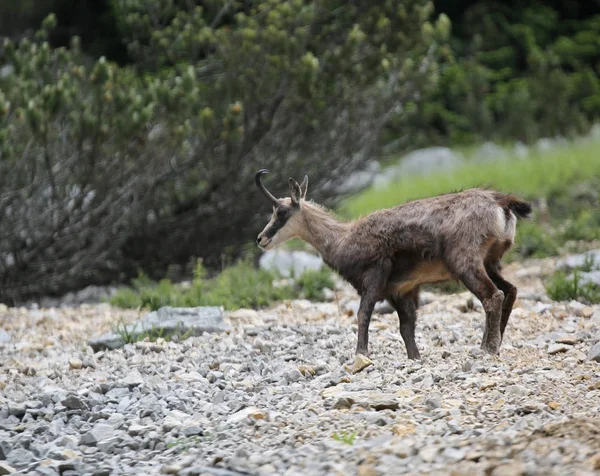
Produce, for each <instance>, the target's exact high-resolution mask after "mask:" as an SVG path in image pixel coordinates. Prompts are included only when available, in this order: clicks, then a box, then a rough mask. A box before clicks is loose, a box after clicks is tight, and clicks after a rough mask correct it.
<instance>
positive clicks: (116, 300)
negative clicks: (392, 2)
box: [110, 261, 334, 311]
mask: <svg viewBox="0 0 600 476" xmlns="http://www.w3.org/2000/svg"><path fill="white" fill-rule="evenodd" d="M276 280H277V276H276V275H275V274H273V273H271V272H269V271H265V270H262V269H257V268H255V267H254V266H253V265H252V264H251V263H250V262H248V261H239V262H237V263H236V264H234V265H233V266H230V267H228V268H225V269H224V270H223V271H222V272H221V273H219V274H218V275H217V276H215V277H213V278H210V279H209V278H207V277H206V272H205V270H204V268H203V266H202V264H198V265H197V267H196V272H195V277H194V280H193V281H192V282H191V283H189V284H185V285H183V284H174V283H172V282H171V281H169V280H166V279H163V280H161V281H160V282H159V283H153V282H152V281H148V280H147V279H137V280H135V281H134V282H133V283H132V285H133V288H125V289H122V290H119V291H118V292H117V293H116V294H115V295H114V296H113V297H112V298H111V299H110V303H111V304H112V305H114V306H118V307H122V308H144V309H149V310H153V311H154V310H157V309H159V308H161V307H163V306H175V307H196V306H223V307H224V308H225V309H228V310H235V309H239V308H261V307H265V306H268V305H270V304H272V303H274V302H276V301H280V300H284V299H293V298H297V297H304V298H307V299H313V300H321V299H323V288H325V287H328V288H330V289H331V288H333V285H334V282H333V279H332V275H331V271H329V270H326V269H323V270H320V271H308V272H306V273H304V274H303V275H302V276H300V277H298V278H297V279H296V280H295V282H294V283H287V282H285V281H284V284H282V285H277V284H275V285H274V281H276Z"/></svg>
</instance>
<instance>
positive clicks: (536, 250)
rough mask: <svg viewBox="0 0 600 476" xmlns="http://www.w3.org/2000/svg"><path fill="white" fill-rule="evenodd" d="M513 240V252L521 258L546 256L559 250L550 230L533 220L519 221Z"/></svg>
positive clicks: (557, 252)
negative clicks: (514, 243)
mask: <svg viewBox="0 0 600 476" xmlns="http://www.w3.org/2000/svg"><path fill="white" fill-rule="evenodd" d="M515 241H516V245H515V252H516V253H517V254H518V255H519V256H521V257H523V258H529V257H531V258H547V257H548V256H556V255H558V254H559V251H560V246H559V243H558V241H557V240H556V238H555V237H554V234H553V233H552V231H551V230H548V229H547V228H546V227H543V226H541V225H539V224H538V223H536V222H533V221H521V222H519V225H518V230H517V234H516V238H515Z"/></svg>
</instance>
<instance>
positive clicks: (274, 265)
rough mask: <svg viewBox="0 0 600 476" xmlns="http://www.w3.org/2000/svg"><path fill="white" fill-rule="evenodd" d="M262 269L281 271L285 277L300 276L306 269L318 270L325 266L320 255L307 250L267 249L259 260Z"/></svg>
mask: <svg viewBox="0 0 600 476" xmlns="http://www.w3.org/2000/svg"><path fill="white" fill-rule="evenodd" d="M258 264H259V266H260V267H261V268H262V269H266V270H268V271H273V272H276V273H279V274H280V275H281V276H283V277H286V278H288V277H291V276H293V277H298V276H301V275H302V274H303V273H304V272H305V271H308V270H314V271H318V270H320V269H321V268H322V267H323V260H322V259H321V258H320V257H319V256H315V255H313V254H310V253H307V252H306V251H285V250H269V251H265V252H264V253H263V255H262V256H261V257H260V259H259V261H258Z"/></svg>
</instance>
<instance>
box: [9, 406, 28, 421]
mask: <svg viewBox="0 0 600 476" xmlns="http://www.w3.org/2000/svg"><path fill="white" fill-rule="evenodd" d="M26 411H27V408H26V407H25V403H24V402H19V403H16V402H10V403H9V404H8V414H9V415H13V416H16V417H17V418H22V417H23V415H25V412H26Z"/></svg>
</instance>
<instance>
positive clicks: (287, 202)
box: [255, 169, 308, 250]
mask: <svg viewBox="0 0 600 476" xmlns="http://www.w3.org/2000/svg"><path fill="white" fill-rule="evenodd" d="M268 173H269V171H268V170H266V169H261V170H259V171H258V172H257V173H256V176H255V181H256V185H257V187H258V188H259V189H260V191H261V192H262V193H263V194H264V195H265V197H267V199H268V200H269V202H270V203H271V204H272V205H273V215H272V216H271V220H270V221H269V223H267V226H265V228H264V230H263V231H261V232H260V234H259V235H258V238H257V239H256V243H257V244H258V246H259V247H260V248H262V249H264V250H270V249H273V248H274V247H275V246H277V245H280V244H281V243H284V242H286V241H288V240H291V239H292V238H295V237H297V236H298V233H299V229H300V227H301V226H302V225H301V221H300V214H301V212H302V202H303V201H304V199H305V198H306V191H307V189H308V176H306V175H305V176H304V180H303V181H302V184H301V185H300V184H298V182H296V181H295V180H294V179H293V178H290V180H289V183H290V196H289V197H286V198H279V199H278V198H275V197H274V196H273V194H271V192H269V191H268V190H267V189H266V188H265V186H264V185H263V183H262V182H261V180H260V178H261V176H262V175H264V174H268Z"/></svg>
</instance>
